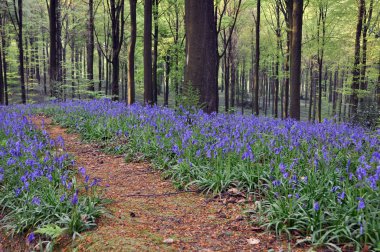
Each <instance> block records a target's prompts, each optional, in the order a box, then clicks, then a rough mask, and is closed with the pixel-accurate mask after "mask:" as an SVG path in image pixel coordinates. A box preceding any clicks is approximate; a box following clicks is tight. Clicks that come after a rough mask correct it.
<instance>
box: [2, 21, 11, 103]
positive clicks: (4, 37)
mask: <svg viewBox="0 0 380 252" xmlns="http://www.w3.org/2000/svg"><path fill="white" fill-rule="evenodd" d="M5 18H6V17H5V16H3V17H2V18H1V20H0V22H1V24H2V27H4V28H3V29H1V34H0V35H1V50H2V56H3V58H2V59H0V60H2V63H3V83H4V96H5V97H4V98H5V105H8V104H9V100H8V77H7V68H8V64H7V52H6V46H7V44H6V41H5V39H6V34H5V23H6V21H5Z"/></svg>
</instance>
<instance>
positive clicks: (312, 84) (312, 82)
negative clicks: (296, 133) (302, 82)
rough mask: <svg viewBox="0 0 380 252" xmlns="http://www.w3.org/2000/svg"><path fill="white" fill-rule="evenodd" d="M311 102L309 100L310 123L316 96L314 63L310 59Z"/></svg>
mask: <svg viewBox="0 0 380 252" xmlns="http://www.w3.org/2000/svg"><path fill="white" fill-rule="evenodd" d="M309 75H310V100H309V116H308V120H309V122H310V121H311V109H312V107H313V94H314V90H313V86H314V80H313V62H312V59H310V73H309Z"/></svg>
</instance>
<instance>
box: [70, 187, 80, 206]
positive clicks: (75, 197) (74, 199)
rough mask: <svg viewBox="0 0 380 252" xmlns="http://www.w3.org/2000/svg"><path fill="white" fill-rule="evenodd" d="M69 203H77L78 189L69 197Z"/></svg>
mask: <svg viewBox="0 0 380 252" xmlns="http://www.w3.org/2000/svg"><path fill="white" fill-rule="evenodd" d="M71 204H73V205H74V206H75V205H76V204H78V190H77V191H75V193H74V195H73V197H72V198H71Z"/></svg>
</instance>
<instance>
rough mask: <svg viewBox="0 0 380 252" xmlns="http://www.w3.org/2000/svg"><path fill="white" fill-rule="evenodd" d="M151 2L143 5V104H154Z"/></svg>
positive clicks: (148, 1)
mask: <svg viewBox="0 0 380 252" xmlns="http://www.w3.org/2000/svg"><path fill="white" fill-rule="evenodd" d="M152 77H153V76H152V0H145V5H144V103H145V104H149V105H152V104H154V97H153V95H154V94H153V80H152Z"/></svg>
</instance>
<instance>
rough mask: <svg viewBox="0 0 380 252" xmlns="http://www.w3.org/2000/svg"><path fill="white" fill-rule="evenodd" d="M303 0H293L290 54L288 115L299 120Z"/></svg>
mask: <svg viewBox="0 0 380 252" xmlns="http://www.w3.org/2000/svg"><path fill="white" fill-rule="evenodd" d="M302 12H303V0H294V1H293V12H292V20H293V21H292V36H291V38H292V39H291V54H290V55H291V56H290V80H291V85H290V113H289V116H290V117H291V118H293V119H295V120H300V86H301V43H302V15H303V13H302Z"/></svg>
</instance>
